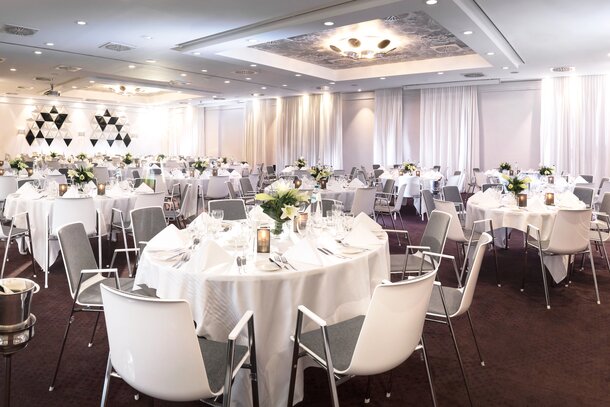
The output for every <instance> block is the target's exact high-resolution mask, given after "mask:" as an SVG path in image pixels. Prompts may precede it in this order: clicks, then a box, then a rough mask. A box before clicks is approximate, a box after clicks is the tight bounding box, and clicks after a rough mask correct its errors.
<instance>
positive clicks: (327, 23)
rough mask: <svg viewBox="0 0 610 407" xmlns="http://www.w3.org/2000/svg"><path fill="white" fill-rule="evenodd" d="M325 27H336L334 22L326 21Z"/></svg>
mask: <svg viewBox="0 0 610 407" xmlns="http://www.w3.org/2000/svg"><path fill="white" fill-rule="evenodd" d="M324 25H326V26H328V27H330V26H331V25H335V23H333V22H332V21H325V22H324Z"/></svg>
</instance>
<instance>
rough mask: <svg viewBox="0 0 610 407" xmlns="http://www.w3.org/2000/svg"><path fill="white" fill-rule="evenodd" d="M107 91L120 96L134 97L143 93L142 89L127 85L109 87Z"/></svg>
mask: <svg viewBox="0 0 610 407" xmlns="http://www.w3.org/2000/svg"><path fill="white" fill-rule="evenodd" d="M108 89H109V90H111V91H112V92H114V93H116V94H117V95H121V96H134V95H138V94H140V93H143V92H144V89H142V88H140V87H137V86H127V85H114V86H109V87H108Z"/></svg>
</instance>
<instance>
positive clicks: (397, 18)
mask: <svg viewBox="0 0 610 407" xmlns="http://www.w3.org/2000/svg"><path fill="white" fill-rule="evenodd" d="M384 20H385V21H398V20H400V18H399V17H398V16H389V17H386V18H385V19H384Z"/></svg>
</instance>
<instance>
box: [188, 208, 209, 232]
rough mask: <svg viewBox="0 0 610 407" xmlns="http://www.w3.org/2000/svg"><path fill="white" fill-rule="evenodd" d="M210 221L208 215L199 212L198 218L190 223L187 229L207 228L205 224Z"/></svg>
mask: <svg viewBox="0 0 610 407" xmlns="http://www.w3.org/2000/svg"><path fill="white" fill-rule="evenodd" d="M210 220H212V218H211V217H210V215H208V213H207V212H201V214H200V215H199V216H197V217H196V218H195V219H193V221H192V222H191V223H189V225H188V227H187V229H193V228H200V227H203V226H207V224H208V223H209V222H210Z"/></svg>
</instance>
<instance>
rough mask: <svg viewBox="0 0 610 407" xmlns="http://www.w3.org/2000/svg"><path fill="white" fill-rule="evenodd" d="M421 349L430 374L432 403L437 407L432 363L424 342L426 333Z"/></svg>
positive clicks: (422, 339) (422, 337) (422, 338)
mask: <svg viewBox="0 0 610 407" xmlns="http://www.w3.org/2000/svg"><path fill="white" fill-rule="evenodd" d="M421 351H422V356H423V357H424V364H425V365H426V374H427V375H428V384H429V385H430V396H431V397H432V404H433V405H434V407H436V394H435V393H434V386H433V385H432V373H431V371H430V363H429V362H428V352H426V344H425V343H424V335H423V334H422V336H421Z"/></svg>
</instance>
